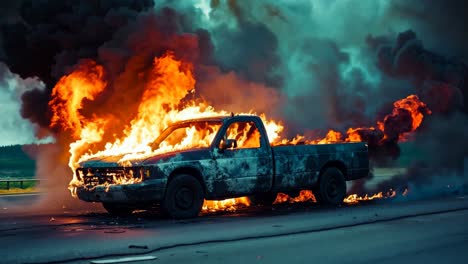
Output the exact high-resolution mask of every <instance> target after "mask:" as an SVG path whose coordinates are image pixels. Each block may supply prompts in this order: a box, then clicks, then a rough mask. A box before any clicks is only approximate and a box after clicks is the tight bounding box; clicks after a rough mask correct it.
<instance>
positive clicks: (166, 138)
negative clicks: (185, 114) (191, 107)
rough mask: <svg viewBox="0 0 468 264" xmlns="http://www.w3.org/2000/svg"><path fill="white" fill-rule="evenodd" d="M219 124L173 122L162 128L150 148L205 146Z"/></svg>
mask: <svg viewBox="0 0 468 264" xmlns="http://www.w3.org/2000/svg"><path fill="white" fill-rule="evenodd" d="M221 125H222V122H221V121H194V122H185V123H180V124H175V125H173V126H170V127H168V128H167V129H166V130H164V131H163V132H162V134H161V135H160V136H159V137H158V138H157V139H156V140H155V141H154V143H153V144H151V148H152V149H153V150H155V149H161V150H168V151H173V150H181V149H192V148H207V147H209V146H210V145H211V142H212V141H213V139H214V137H215V136H216V133H217V132H218V130H219V128H220V127H221Z"/></svg>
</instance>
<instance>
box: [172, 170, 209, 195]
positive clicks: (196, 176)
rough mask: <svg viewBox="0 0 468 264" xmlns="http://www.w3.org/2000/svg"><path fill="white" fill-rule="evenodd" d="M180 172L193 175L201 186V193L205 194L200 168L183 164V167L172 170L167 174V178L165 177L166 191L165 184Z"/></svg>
mask: <svg viewBox="0 0 468 264" xmlns="http://www.w3.org/2000/svg"><path fill="white" fill-rule="evenodd" d="M180 174H188V175H191V176H193V177H194V178H195V179H197V180H198V182H199V183H200V185H201V186H202V189H203V194H204V195H205V196H206V193H207V192H206V191H207V190H206V185H205V181H204V180H203V175H202V174H201V172H200V170H198V169H197V168H194V167H191V166H184V167H180V168H177V169H175V170H173V171H172V172H171V174H169V178H168V179H167V183H166V191H167V186H169V183H170V182H171V181H172V180H173V179H174V178H175V177H176V176H177V175H180Z"/></svg>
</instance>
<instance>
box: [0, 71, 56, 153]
mask: <svg viewBox="0 0 468 264" xmlns="http://www.w3.org/2000/svg"><path fill="white" fill-rule="evenodd" d="M33 89H38V90H43V89H44V83H42V82H41V81H40V80H39V79H38V78H26V79H22V78H21V77H19V76H18V75H17V74H13V73H11V72H10V70H9V69H8V67H7V66H6V65H5V64H3V63H0V106H1V109H2V118H1V119H0V146H4V145H10V144H12V143H14V144H31V143H41V142H48V141H50V140H51V138H49V137H47V131H45V130H41V129H40V128H39V127H38V126H37V125H34V124H32V123H30V122H28V121H27V120H25V119H23V118H22V117H21V114H20V109H21V96H22V95H23V94H24V93H26V92H28V91H31V90H33ZM37 137H39V138H37Z"/></svg>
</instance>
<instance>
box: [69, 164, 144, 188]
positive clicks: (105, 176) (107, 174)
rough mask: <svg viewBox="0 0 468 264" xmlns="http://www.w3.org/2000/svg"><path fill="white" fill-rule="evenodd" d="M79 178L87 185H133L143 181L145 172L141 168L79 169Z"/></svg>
mask: <svg viewBox="0 0 468 264" xmlns="http://www.w3.org/2000/svg"><path fill="white" fill-rule="evenodd" d="M77 175H78V178H79V179H81V180H82V181H83V183H84V184H85V185H88V186H89V185H92V186H96V185H102V184H115V183H124V184H125V183H132V182H135V181H136V180H138V179H140V180H141V179H143V177H144V170H143V168H139V167H131V168H128V167H115V168H79V169H77Z"/></svg>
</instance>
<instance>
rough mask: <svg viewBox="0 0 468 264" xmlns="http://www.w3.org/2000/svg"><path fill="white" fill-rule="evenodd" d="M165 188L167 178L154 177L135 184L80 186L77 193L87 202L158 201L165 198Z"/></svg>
mask: <svg viewBox="0 0 468 264" xmlns="http://www.w3.org/2000/svg"><path fill="white" fill-rule="evenodd" d="M165 188H166V180H165V179H154V180H146V181H144V182H140V183H135V184H120V185H118V184H111V185H108V186H104V185H98V186H92V187H87V186H80V187H78V188H77V190H76V194H77V196H78V198H79V199H80V200H83V201H86V202H112V203H136V202H158V201H161V200H162V199H163V198H164V192H165Z"/></svg>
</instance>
